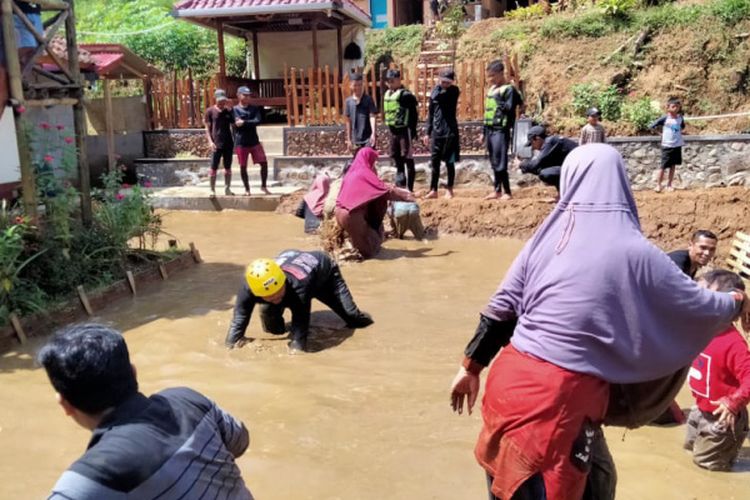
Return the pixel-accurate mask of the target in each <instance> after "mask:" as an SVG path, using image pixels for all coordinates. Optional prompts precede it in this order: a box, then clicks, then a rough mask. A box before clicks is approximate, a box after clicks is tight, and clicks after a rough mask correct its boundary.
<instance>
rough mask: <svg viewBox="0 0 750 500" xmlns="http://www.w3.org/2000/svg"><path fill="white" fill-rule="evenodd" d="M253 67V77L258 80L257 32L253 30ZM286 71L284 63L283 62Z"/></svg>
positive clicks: (258, 54) (258, 53)
mask: <svg viewBox="0 0 750 500" xmlns="http://www.w3.org/2000/svg"><path fill="white" fill-rule="evenodd" d="M253 69H254V70H255V75H254V76H255V79H256V80H260V52H258V32H257V31H253ZM284 71H285V72H286V63H284Z"/></svg>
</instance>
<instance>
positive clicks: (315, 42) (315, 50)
mask: <svg viewBox="0 0 750 500" xmlns="http://www.w3.org/2000/svg"><path fill="white" fill-rule="evenodd" d="M310 31H312V49H313V67H314V68H318V67H320V54H319V53H318V23H316V22H313V23H312V30H310Z"/></svg>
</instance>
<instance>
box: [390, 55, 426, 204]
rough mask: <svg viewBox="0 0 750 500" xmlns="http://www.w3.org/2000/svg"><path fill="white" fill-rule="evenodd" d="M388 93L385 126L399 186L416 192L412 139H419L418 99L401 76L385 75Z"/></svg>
mask: <svg viewBox="0 0 750 500" xmlns="http://www.w3.org/2000/svg"><path fill="white" fill-rule="evenodd" d="M385 79H386V84H387V85H388V91H386V93H385V97H384V99H383V111H384V113H385V124H386V125H388V129H389V130H390V132H391V158H392V159H393V162H394V164H395V167H396V185H397V186H398V187H408V189H409V191H411V192H414V174H415V170H414V157H413V155H412V139H413V138H414V137H416V136H417V119H418V114H417V98H416V97H414V94H412V93H411V92H409V91H408V90H407V89H406V88H405V87H404V86H403V85H401V72H400V71H399V70H397V69H389V70H388V71H387V72H386V74H385Z"/></svg>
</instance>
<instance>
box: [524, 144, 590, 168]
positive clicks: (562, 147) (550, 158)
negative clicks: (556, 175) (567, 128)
mask: <svg viewBox="0 0 750 500" xmlns="http://www.w3.org/2000/svg"><path fill="white" fill-rule="evenodd" d="M576 147H578V144H577V143H576V142H575V141H572V140H570V139H567V138H565V137H560V136H557V135H553V136H550V137H547V138H546V139H545V140H544V145H543V146H542V149H541V151H539V154H537V155H536V156H535V157H534V158H532V159H531V160H527V161H525V162H523V163H522V164H521V170H522V171H523V172H524V173H526V174H538V173H539V172H541V171H542V170H544V169H545V168H549V167H560V166H562V164H563V162H564V161H565V158H566V157H567V156H568V154H570V152H571V151H573V150H574V149H575V148H576Z"/></svg>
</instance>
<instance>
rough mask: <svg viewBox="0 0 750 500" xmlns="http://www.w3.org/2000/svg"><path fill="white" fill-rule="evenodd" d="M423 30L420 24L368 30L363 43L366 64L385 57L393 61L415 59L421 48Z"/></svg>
mask: <svg viewBox="0 0 750 500" xmlns="http://www.w3.org/2000/svg"><path fill="white" fill-rule="evenodd" d="M423 30H424V28H423V26H422V25H421V24H413V25H409V26H397V27H395V28H387V29H384V30H369V31H368V32H367V37H366V42H365V47H366V48H365V60H366V62H367V63H370V62H374V61H376V60H377V59H378V58H380V57H381V56H385V55H389V56H391V57H393V58H394V59H395V60H401V59H410V58H415V57H416V56H417V55H419V51H420V49H421V48H422V33H423Z"/></svg>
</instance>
